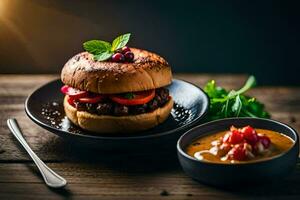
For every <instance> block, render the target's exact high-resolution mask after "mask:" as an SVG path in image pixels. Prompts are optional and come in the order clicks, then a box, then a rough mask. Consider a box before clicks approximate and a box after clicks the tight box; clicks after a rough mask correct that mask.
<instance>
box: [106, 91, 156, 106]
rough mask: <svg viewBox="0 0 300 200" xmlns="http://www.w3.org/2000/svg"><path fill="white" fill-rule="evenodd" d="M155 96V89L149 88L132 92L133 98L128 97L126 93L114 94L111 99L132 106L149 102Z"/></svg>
mask: <svg viewBox="0 0 300 200" xmlns="http://www.w3.org/2000/svg"><path fill="white" fill-rule="evenodd" d="M154 96H155V90H147V91H142V92H135V93H132V96H131V97H132V98H126V97H124V95H112V96H110V99H111V100H113V101H114V102H116V103H119V104H122V105H127V106H132V105H141V104H145V103H148V102H149V101H151V100H152V99H153V98H154Z"/></svg>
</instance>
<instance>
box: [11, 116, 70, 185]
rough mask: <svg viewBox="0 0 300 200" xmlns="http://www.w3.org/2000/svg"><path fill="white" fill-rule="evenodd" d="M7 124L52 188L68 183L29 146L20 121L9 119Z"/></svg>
mask: <svg viewBox="0 0 300 200" xmlns="http://www.w3.org/2000/svg"><path fill="white" fill-rule="evenodd" d="M7 125H8V128H9V129H10V131H11V132H12V134H13V135H14V136H15V137H16V138H17V140H18V141H19V142H20V143H21V144H22V146H23V147H24V149H25V150H26V151H27V153H28V154H29V155H30V157H31V158H32V160H33V161H34V162H35V164H36V166H37V167H38V169H39V170H40V172H41V174H42V176H43V178H44V181H45V183H46V184H47V185H48V186H49V187H52V188H61V187H64V186H65V185H66V184H67V181H66V180H65V179H64V178H63V177H61V176H59V175H58V174H56V173H55V172H54V171H53V170H51V169H50V168H49V167H48V166H47V165H46V164H45V163H44V162H43V161H42V160H41V159H40V158H39V157H38V156H37V155H36V154H35V153H34V152H33V151H32V149H31V148H30V147H29V145H28V144H27V142H26V140H25V139H24V137H23V135H22V132H21V130H20V128H19V125H18V122H17V120H16V119H8V120H7Z"/></svg>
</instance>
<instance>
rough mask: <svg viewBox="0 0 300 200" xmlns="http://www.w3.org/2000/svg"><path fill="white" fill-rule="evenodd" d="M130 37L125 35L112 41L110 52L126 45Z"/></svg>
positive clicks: (127, 34) (128, 34)
mask: <svg viewBox="0 0 300 200" xmlns="http://www.w3.org/2000/svg"><path fill="white" fill-rule="evenodd" d="M130 35H131V34H130V33H126V34H124V35H120V36H119V37H117V38H116V39H114V41H113V42H112V47H111V51H115V50H117V49H120V48H122V47H124V46H125V45H126V44H127V43H128V41H129V38H130Z"/></svg>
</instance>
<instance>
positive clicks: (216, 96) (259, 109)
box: [204, 76, 270, 120]
mask: <svg viewBox="0 0 300 200" xmlns="http://www.w3.org/2000/svg"><path fill="white" fill-rule="evenodd" d="M255 85H256V80H255V77H254V76H250V77H249V78H248V80H247V81H246V83H245V85H244V86H243V87H242V88H241V89H239V90H237V91H235V90H231V91H229V92H228V91H226V90H225V89H224V88H222V87H219V86H217V85H216V82H215V81H214V80H211V81H209V82H208V83H207V84H206V85H205V87H204V91H205V92H206V93H207V95H208V96H209V98H210V111H209V113H208V116H207V120H215V119H222V118H226V117H261V118H269V117H270V114H269V113H268V112H266V111H265V110H264V105H263V104H262V103H260V102H258V101H257V100H256V99H255V98H252V97H249V96H246V95H244V93H245V92H246V91H248V90H249V89H251V88H252V87H254V86H255Z"/></svg>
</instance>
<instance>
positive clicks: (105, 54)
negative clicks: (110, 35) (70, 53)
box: [83, 33, 131, 61]
mask: <svg viewBox="0 0 300 200" xmlns="http://www.w3.org/2000/svg"><path fill="white" fill-rule="evenodd" d="M130 35H131V34H130V33H126V34H124V35H120V36H119V37H117V38H116V39H114V41H113V42H112V44H111V43H109V42H106V41H102V40H90V41H87V42H84V43H83V48H84V49H85V50H86V51H87V52H89V53H91V54H93V55H94V60H96V61H104V60H107V59H109V58H110V57H111V56H112V55H113V54H114V52H115V51H117V50H118V49H121V48H123V47H124V46H125V45H126V44H127V43H128V41H129V39H130Z"/></svg>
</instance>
